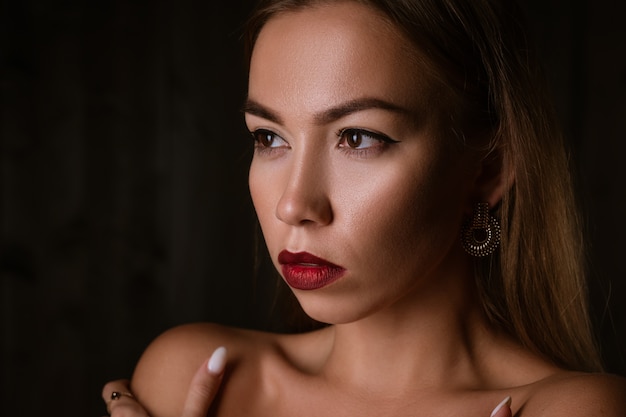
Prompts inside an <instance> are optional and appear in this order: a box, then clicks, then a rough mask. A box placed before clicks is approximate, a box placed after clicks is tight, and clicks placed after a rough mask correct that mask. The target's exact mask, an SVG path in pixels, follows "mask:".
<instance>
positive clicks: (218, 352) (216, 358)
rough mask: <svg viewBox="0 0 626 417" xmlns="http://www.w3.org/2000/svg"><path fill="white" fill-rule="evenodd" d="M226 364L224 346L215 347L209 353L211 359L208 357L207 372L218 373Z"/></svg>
mask: <svg viewBox="0 0 626 417" xmlns="http://www.w3.org/2000/svg"><path fill="white" fill-rule="evenodd" d="M225 366H226V348H225V347H223V346H220V347H218V348H217V349H215V352H213V354H212V355H211V359H209V364H208V366H207V368H208V369H209V373H211V374H213V375H219V374H221V373H222V372H223V371H224V367H225Z"/></svg>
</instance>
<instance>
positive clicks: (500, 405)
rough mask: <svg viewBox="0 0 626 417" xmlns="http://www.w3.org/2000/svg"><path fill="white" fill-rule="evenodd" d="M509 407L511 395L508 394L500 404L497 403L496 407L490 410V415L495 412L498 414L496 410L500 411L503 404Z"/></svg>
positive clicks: (493, 414)
mask: <svg viewBox="0 0 626 417" xmlns="http://www.w3.org/2000/svg"><path fill="white" fill-rule="evenodd" d="M505 405H506V406H507V407H509V406H510V405H511V397H510V396H508V397H506V398H505V399H504V400H502V402H501V403H500V404H498V406H497V407H496V408H494V409H493V411H492V412H491V417H493V416H495V415H496V414H498V411H500V409H501V408H502V407H504V406H505Z"/></svg>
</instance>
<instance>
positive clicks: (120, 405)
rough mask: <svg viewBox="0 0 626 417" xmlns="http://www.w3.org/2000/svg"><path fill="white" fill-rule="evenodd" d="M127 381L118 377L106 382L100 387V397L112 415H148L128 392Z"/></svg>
mask: <svg viewBox="0 0 626 417" xmlns="http://www.w3.org/2000/svg"><path fill="white" fill-rule="evenodd" d="M129 385H130V383H129V381H128V380H127V379H120V380H117V381H112V382H109V383H107V384H106V385H105V386H104V388H103V389H102V399H103V400H104V402H105V403H106V406H107V412H108V413H109V414H110V415H111V416H112V417H149V416H148V413H147V412H146V410H144V409H143V407H142V406H141V405H140V404H139V402H138V401H137V400H136V399H135V397H134V396H133V395H132V394H131V393H130V388H129Z"/></svg>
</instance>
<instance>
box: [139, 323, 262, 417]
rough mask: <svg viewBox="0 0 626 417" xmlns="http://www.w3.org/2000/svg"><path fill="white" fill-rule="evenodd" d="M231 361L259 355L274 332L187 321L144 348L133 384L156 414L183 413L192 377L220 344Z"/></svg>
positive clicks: (152, 414)
mask: <svg viewBox="0 0 626 417" xmlns="http://www.w3.org/2000/svg"><path fill="white" fill-rule="evenodd" d="M220 346H226V347H227V349H228V358H229V359H228V361H229V363H230V364H236V363H237V362H239V361H240V360H241V358H243V357H246V358H248V357H250V356H251V355H254V354H256V355H258V354H260V352H262V351H263V350H264V347H265V348H267V349H270V348H271V346H272V335H270V334H267V333H262V332H255V331H248V330H242V329H236V328H230V327H225V326H220V325H216V324H210V323H195V324H187V325H182V326H178V327H175V328H173V329H170V330H168V331H166V332H165V333H163V334H162V335H160V336H159V337H157V338H156V339H155V340H154V341H153V342H152V343H151V344H150V345H149V346H148V348H147V349H146V350H145V352H144V353H143V355H142V356H141V358H140V359H139V362H138V363H137V366H136V368H135V372H134V373H133V377H132V380H131V388H132V390H133V393H134V394H135V395H136V396H137V398H138V399H139V401H140V402H141V403H142V404H143V405H144V406H145V407H146V408H147V410H148V412H149V414H150V415H151V416H153V417H160V416H177V415H180V411H181V408H182V404H183V402H184V400H185V397H186V395H187V389H188V386H189V383H190V381H191V378H192V377H193V375H194V373H195V372H196V371H197V369H198V368H199V367H200V366H201V365H202V364H203V363H204V361H205V360H206V359H207V358H208V357H209V356H210V355H211V353H213V351H214V350H215V349H216V348H218V347H220Z"/></svg>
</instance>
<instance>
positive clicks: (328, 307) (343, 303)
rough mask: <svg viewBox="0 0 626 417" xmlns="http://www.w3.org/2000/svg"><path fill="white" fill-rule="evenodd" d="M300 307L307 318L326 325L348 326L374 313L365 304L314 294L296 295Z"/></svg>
mask: <svg viewBox="0 0 626 417" xmlns="http://www.w3.org/2000/svg"><path fill="white" fill-rule="evenodd" d="M296 298H297V299H298V302H299V303H300V306H301V307H302V309H303V310H304V312H305V313H306V315H307V316H309V317H311V318H312V319H313V320H316V321H319V322H321V323H326V324H348V323H353V322H355V321H359V320H361V319H363V318H365V317H367V316H369V315H370V314H372V313H373V310H375V309H374V308H366V307H365V306H364V305H363V303H362V302H361V303H351V302H350V301H347V300H345V299H342V300H331V299H329V297H324V296H322V295H320V296H316V295H313V294H304V295H300V294H296Z"/></svg>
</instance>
